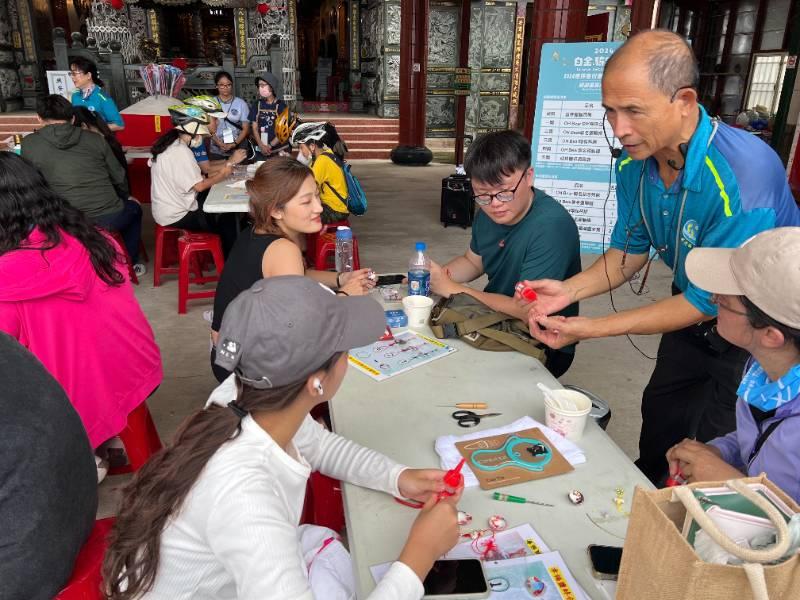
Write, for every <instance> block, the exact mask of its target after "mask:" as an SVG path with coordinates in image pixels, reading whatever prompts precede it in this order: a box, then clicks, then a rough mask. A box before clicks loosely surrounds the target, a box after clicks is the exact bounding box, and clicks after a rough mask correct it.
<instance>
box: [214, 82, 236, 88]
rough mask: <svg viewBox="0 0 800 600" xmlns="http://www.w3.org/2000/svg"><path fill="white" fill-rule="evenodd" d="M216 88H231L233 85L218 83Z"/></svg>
mask: <svg viewBox="0 0 800 600" xmlns="http://www.w3.org/2000/svg"><path fill="white" fill-rule="evenodd" d="M217 87H218V88H229V87H233V84H232V83H218V84H217Z"/></svg>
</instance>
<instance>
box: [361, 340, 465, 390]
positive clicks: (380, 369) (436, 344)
mask: <svg viewBox="0 0 800 600" xmlns="http://www.w3.org/2000/svg"><path fill="white" fill-rule="evenodd" d="M455 351H456V349H455V348H453V347H452V346H448V345H447V344H443V343H442V342H440V341H439V340H436V339H433V338H429V337H428V336H425V335H422V334H420V333H416V332H413V331H404V332H402V333H398V334H396V335H395V336H394V338H393V339H389V340H379V341H377V342H375V343H373V344H370V345H368V346H362V347H361V348H354V349H353V350H350V355H349V356H348V359H349V361H350V364H351V365H353V366H354V367H355V368H356V369H358V370H359V371H361V372H362V373H366V374H367V375H369V376H370V377H372V378H373V379H374V380H375V381H383V380H384V379H389V378H390V377H394V376H395V375H399V374H400V373H405V372H406V371H410V370H411V369H416V368H417V367H419V366H421V365H424V364H425V363H429V362H431V361H432V360H436V359H437V358H442V357H443V356H447V355H448V354H452V353H453V352H455Z"/></svg>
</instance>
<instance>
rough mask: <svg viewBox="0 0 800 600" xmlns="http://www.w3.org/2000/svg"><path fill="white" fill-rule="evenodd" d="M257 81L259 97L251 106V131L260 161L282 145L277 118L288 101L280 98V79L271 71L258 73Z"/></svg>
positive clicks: (257, 158)
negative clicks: (276, 124)
mask: <svg viewBox="0 0 800 600" xmlns="http://www.w3.org/2000/svg"><path fill="white" fill-rule="evenodd" d="M255 83H256V86H258V98H257V99H256V101H255V103H254V104H253V106H252V107H251V108H250V122H251V123H252V127H251V129H250V132H251V134H252V136H253V140H254V141H255V143H256V144H257V145H258V154H257V156H256V160H257V161H258V160H264V159H265V158H266V157H268V156H270V155H271V154H272V153H273V152H275V151H276V150H277V149H278V148H280V147H281V146H282V144H281V142H280V141H279V140H278V138H277V136H276V135H275V120H276V119H277V118H278V115H280V114H281V113H282V112H283V111H284V110H285V109H286V102H284V101H283V100H282V99H280V98H278V79H277V77H275V75H273V74H272V73H270V72H269V71H264V72H262V73H260V74H259V75H257V76H256V80H255Z"/></svg>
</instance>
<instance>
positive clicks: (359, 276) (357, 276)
mask: <svg viewBox="0 0 800 600" xmlns="http://www.w3.org/2000/svg"><path fill="white" fill-rule="evenodd" d="M369 274H370V269H359V270H358V271H345V272H344V273H341V274H340V275H339V283H340V284H341V286H340V287H339V289H340V290H342V291H343V292H345V293H346V294H347V295H348V296H363V295H364V294H366V293H367V292H369V291H370V290H371V289H372V288H373V287H375V282H374V281H373V280H372V279H370V277H369Z"/></svg>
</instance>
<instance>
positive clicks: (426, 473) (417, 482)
mask: <svg viewBox="0 0 800 600" xmlns="http://www.w3.org/2000/svg"><path fill="white" fill-rule="evenodd" d="M444 474H445V471H442V470H441V469H406V470H405V471H403V472H402V473H400V478H399V479H398V481H397V487H398V488H399V489H400V495H401V496H402V497H403V498H410V499H411V500H419V501H420V502H427V501H428V499H429V498H430V497H431V495H434V496H436V495H437V494H438V493H439V492H442V491H444V489H445V485H444ZM448 491H452V490H448Z"/></svg>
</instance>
